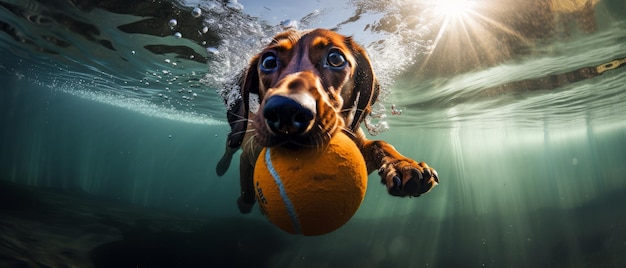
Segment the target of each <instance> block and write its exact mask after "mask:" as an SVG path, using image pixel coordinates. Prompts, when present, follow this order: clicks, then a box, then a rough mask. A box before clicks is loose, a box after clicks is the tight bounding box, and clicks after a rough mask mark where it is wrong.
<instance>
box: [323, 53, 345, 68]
mask: <svg viewBox="0 0 626 268" xmlns="http://www.w3.org/2000/svg"><path fill="white" fill-rule="evenodd" d="M326 64H327V65H328V66H330V67H332V68H342V67H344V66H345V65H346V57H344V56H343V54H341V52H340V51H338V50H334V51H331V52H330V53H328V56H327V57H326Z"/></svg>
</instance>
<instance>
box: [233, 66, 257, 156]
mask: <svg viewBox="0 0 626 268" xmlns="http://www.w3.org/2000/svg"><path fill="white" fill-rule="evenodd" d="M258 60H259V57H258V56H255V57H254V58H252V60H251V61H250V65H249V67H248V69H246V70H245V71H244V72H242V74H241V75H240V76H239V79H238V82H237V85H238V87H239V93H240V95H241V98H238V99H237V100H236V101H235V103H234V105H233V106H232V107H231V108H230V109H228V112H227V114H226V117H227V118H228V124H230V133H229V134H228V140H227V143H226V144H227V145H228V146H229V147H231V148H239V147H240V146H241V143H242V142H243V138H244V136H245V135H246V131H247V129H248V113H249V112H250V103H249V102H250V93H254V94H258V93H259V73H258V71H257V66H258Z"/></svg>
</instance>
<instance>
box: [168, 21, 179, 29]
mask: <svg viewBox="0 0 626 268" xmlns="http://www.w3.org/2000/svg"><path fill="white" fill-rule="evenodd" d="M167 24H168V25H169V26H170V27H175V26H176V25H178V21H177V20H176V19H171V20H170V21H169V22H168V23H167Z"/></svg>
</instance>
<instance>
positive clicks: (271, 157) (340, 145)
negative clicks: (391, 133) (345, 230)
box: [254, 132, 367, 235]
mask: <svg viewBox="0 0 626 268" xmlns="http://www.w3.org/2000/svg"><path fill="white" fill-rule="evenodd" d="M254 187H255V195H256V199H257V201H258V203H259V207H260V208H261V212H262V213H263V215H265V217H267V218H268V219H269V220H270V222H272V223H273V224H274V225H276V226H278V227H279V228H280V229H282V230H284V231H286V232H289V233H292V234H303V235H322V234H326V233H329V232H332V231H334V230H336V229H338V228H339V227H341V226H342V225H344V224H345V223H346V222H348V220H350V218H352V216H353V215H354V213H355V212H356V211H357V209H358V208H359V206H360V205H361V202H362V201H363V197H365V190H366V188H367V167H366V165H365V160H364V159H363V155H362V154H361V152H360V151H359V149H358V148H357V147H356V144H354V142H353V141H352V140H351V139H350V138H349V137H348V136H346V134H344V133H343V132H338V133H337V134H335V135H334V136H333V138H332V139H331V140H330V143H329V144H328V146H327V147H325V148H323V149H314V148H304V149H303V148H300V149H289V148H282V147H271V148H264V149H263V150H262V151H261V154H260V155H259V158H258V159H257V162H256V165H255V168H254Z"/></svg>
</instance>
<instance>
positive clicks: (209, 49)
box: [206, 47, 220, 55]
mask: <svg viewBox="0 0 626 268" xmlns="http://www.w3.org/2000/svg"><path fill="white" fill-rule="evenodd" d="M206 51H207V52H209V53H211V54H214V55H217V54H220V51H219V50H217V48H214V47H207V48H206Z"/></svg>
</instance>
